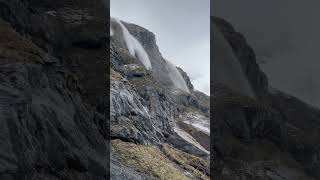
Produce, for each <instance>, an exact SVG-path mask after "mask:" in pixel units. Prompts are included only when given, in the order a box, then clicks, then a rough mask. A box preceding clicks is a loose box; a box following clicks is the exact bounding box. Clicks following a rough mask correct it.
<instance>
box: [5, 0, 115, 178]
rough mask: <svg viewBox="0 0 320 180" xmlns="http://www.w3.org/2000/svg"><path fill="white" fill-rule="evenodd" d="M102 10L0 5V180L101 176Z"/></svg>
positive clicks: (80, 5)
mask: <svg viewBox="0 0 320 180" xmlns="http://www.w3.org/2000/svg"><path fill="white" fill-rule="evenodd" d="M103 7H104V6H103V4H102V2H101V1H90V2H88V1H69V0H64V1H36V0H30V1H19V0H13V1H0V19H1V20H0V31H1V34H2V35H1V37H0V96H1V97H0V123H1V126H0V127H1V133H0V139H1V142H0V154H1V156H0V162H1V163H0V164H1V165H0V179H106V178H107V177H108V174H109V163H108V151H109V149H108V146H107V144H108V143H107V142H106V141H107V139H108V118H107V116H106V114H107V113H106V112H107V111H106V110H105V109H109V107H108V106H107V103H105V100H106V98H104V99H105V100H104V101H97V100H98V99H103V98H102V97H103V96H105V94H106V92H107V91H106V80H105V79H104V78H102V77H103V76H104V74H105V73H106V71H105V69H106V68H105V67H106V66H105V64H106V62H107V61H106V60H107V56H106V53H105V48H107V47H106V42H107V38H106V35H105V33H106V32H107V28H106V18H105V9H104V8H103ZM86 78H88V79H86Z"/></svg>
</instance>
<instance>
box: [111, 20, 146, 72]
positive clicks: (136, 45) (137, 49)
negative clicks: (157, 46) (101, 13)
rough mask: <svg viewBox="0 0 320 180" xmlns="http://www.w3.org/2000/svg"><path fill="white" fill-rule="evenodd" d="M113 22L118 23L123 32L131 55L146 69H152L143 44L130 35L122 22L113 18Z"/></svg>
mask: <svg viewBox="0 0 320 180" xmlns="http://www.w3.org/2000/svg"><path fill="white" fill-rule="evenodd" d="M111 21H114V22H116V23H118V24H119V25H120V26H121V28H122V32H123V38H124V41H125V43H126V46H127V49H128V51H129V53H130V54H131V55H132V56H134V57H137V58H138V60H139V61H140V62H141V63H142V64H143V65H144V67H145V68H146V69H148V70H151V69H152V66H151V62H150V59H149V56H148V54H147V52H146V51H145V49H144V48H143V47H142V45H141V43H140V42H139V41H138V40H137V39H136V38H135V37H134V36H132V35H131V34H130V32H129V30H128V29H127V28H126V27H125V26H124V25H123V24H122V22H121V21H120V20H118V19H116V18H111Z"/></svg>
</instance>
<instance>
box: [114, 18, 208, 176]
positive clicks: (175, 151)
mask: <svg viewBox="0 0 320 180" xmlns="http://www.w3.org/2000/svg"><path fill="white" fill-rule="evenodd" d="M110 32H112V33H111V34H110V35H111V48H110V54H111V57H110V63H111V68H110V72H111V73H110V79H111V82H110V83H111V86H110V92H111V97H110V98H111V99H110V101H111V109H110V112H111V119H110V121H111V123H110V130H111V139H112V141H111V144H112V153H111V154H112V156H111V158H112V159H113V161H111V176H112V179H123V178H124V177H126V178H129V179H130V178H132V179H143V178H144V177H147V179H148V178H151V179H152V178H156V179H209V176H210V172H209V156H210V153H209V150H210V149H209V148H210V145H209V143H210V142H209V141H210V139H209V137H210V130H209V127H210V120H209V118H210V113H209V109H210V108H209V97H208V96H206V95H205V94H203V93H201V92H198V91H196V90H194V88H193V85H192V83H191V82H190V78H189V77H188V75H187V73H185V72H184V71H183V70H182V69H181V68H178V67H176V66H174V65H173V64H172V63H171V62H170V60H166V59H164V58H163V56H162V55H161V53H160V51H159V47H158V46H157V43H156V37H155V35H154V34H153V33H152V32H150V31H148V30H147V29H145V28H143V27H140V26H138V25H135V24H131V23H127V22H123V21H121V20H118V19H115V18H112V19H111V26H110ZM141 151H143V153H141ZM140 158H141V160H140ZM146 164H148V165H146ZM119 169H120V170H119ZM117 172H121V173H117Z"/></svg>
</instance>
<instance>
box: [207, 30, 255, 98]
mask: <svg viewBox="0 0 320 180" xmlns="http://www.w3.org/2000/svg"><path fill="white" fill-rule="evenodd" d="M211 29H212V30H213V39H214V40H213V55H212V57H213V82H215V83H222V84H224V85H227V86H228V87H230V88H232V89H233V90H235V91H237V92H239V93H241V94H244V95H247V96H249V97H252V98H254V94H253V91H252V89H251V86H250V84H249V81H248V79H247V77H246V75H245V74H244V72H243V70H242V67H241V64H240V62H239V61H238V59H237V57H236V56H235V54H234V52H233V50H232V48H231V46H230V44H229V43H228V42H227V40H226V39H225V38H224V36H223V34H222V33H221V32H220V31H219V30H218V29H217V28H216V27H213V28H211Z"/></svg>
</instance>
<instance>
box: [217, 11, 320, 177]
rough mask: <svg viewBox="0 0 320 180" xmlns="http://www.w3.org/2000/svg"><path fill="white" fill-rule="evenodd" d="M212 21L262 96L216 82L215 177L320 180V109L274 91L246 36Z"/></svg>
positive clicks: (221, 23) (255, 91)
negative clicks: (319, 159) (245, 93)
mask: <svg viewBox="0 0 320 180" xmlns="http://www.w3.org/2000/svg"><path fill="white" fill-rule="evenodd" d="M211 23H212V25H213V27H214V28H216V29H218V30H219V31H220V32H221V33H222V34H223V35H224V37H225V39H226V40H227V41H228V43H229V44H230V46H231V47H232V49H233V53H234V54H235V56H236V57H237V59H238V61H239V62H240V64H241V67H242V70H243V72H244V73H245V75H246V78H247V79H248V81H249V84H250V86H251V88H252V89H253V91H254V94H255V95H256V97H257V98H255V99H253V98H251V97H249V96H244V95H243V94H241V93H239V91H237V89H231V88H232V87H231V88H230V86H228V84H227V83H223V82H215V81H212V82H211V89H212V94H211V102H212V103H211V116H212V119H211V174H212V176H213V177H215V178H217V179H223V180H224V179H225V180H229V179H230V180H231V179H232V180H234V179H246V180H250V179H252V180H254V179H255V180H256V179H259V180H260V179H261V180H270V179H272V180H285V179H290V180H299V179H305V180H308V179H319V178H320V176H319V161H318V160H317V159H318V157H319V145H318V144H319V135H320V134H319V127H320V124H319V123H320V116H319V113H320V110H318V109H315V108H313V107H311V106H309V105H308V104H306V103H304V102H302V101H300V100H299V99H297V98H295V97H293V96H290V95H288V94H285V93H283V92H280V91H278V90H275V89H272V88H271V87H270V86H269V85H268V81H267V78H266V76H265V75H264V73H263V72H262V71H260V68H259V66H258V65H257V63H256V57H255V54H254V52H253V50H252V49H251V48H250V46H249V45H248V44H247V42H246V40H245V38H244V37H243V36H242V35H241V34H240V33H239V32H236V30H235V29H234V28H233V27H232V25H231V24H229V23H228V22H226V21H225V20H223V19H220V18H217V17H211ZM213 48H214V47H213ZM212 58H213V59H212V60H213V61H215V56H214V55H213V56H212ZM217 68H219V67H217Z"/></svg>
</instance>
